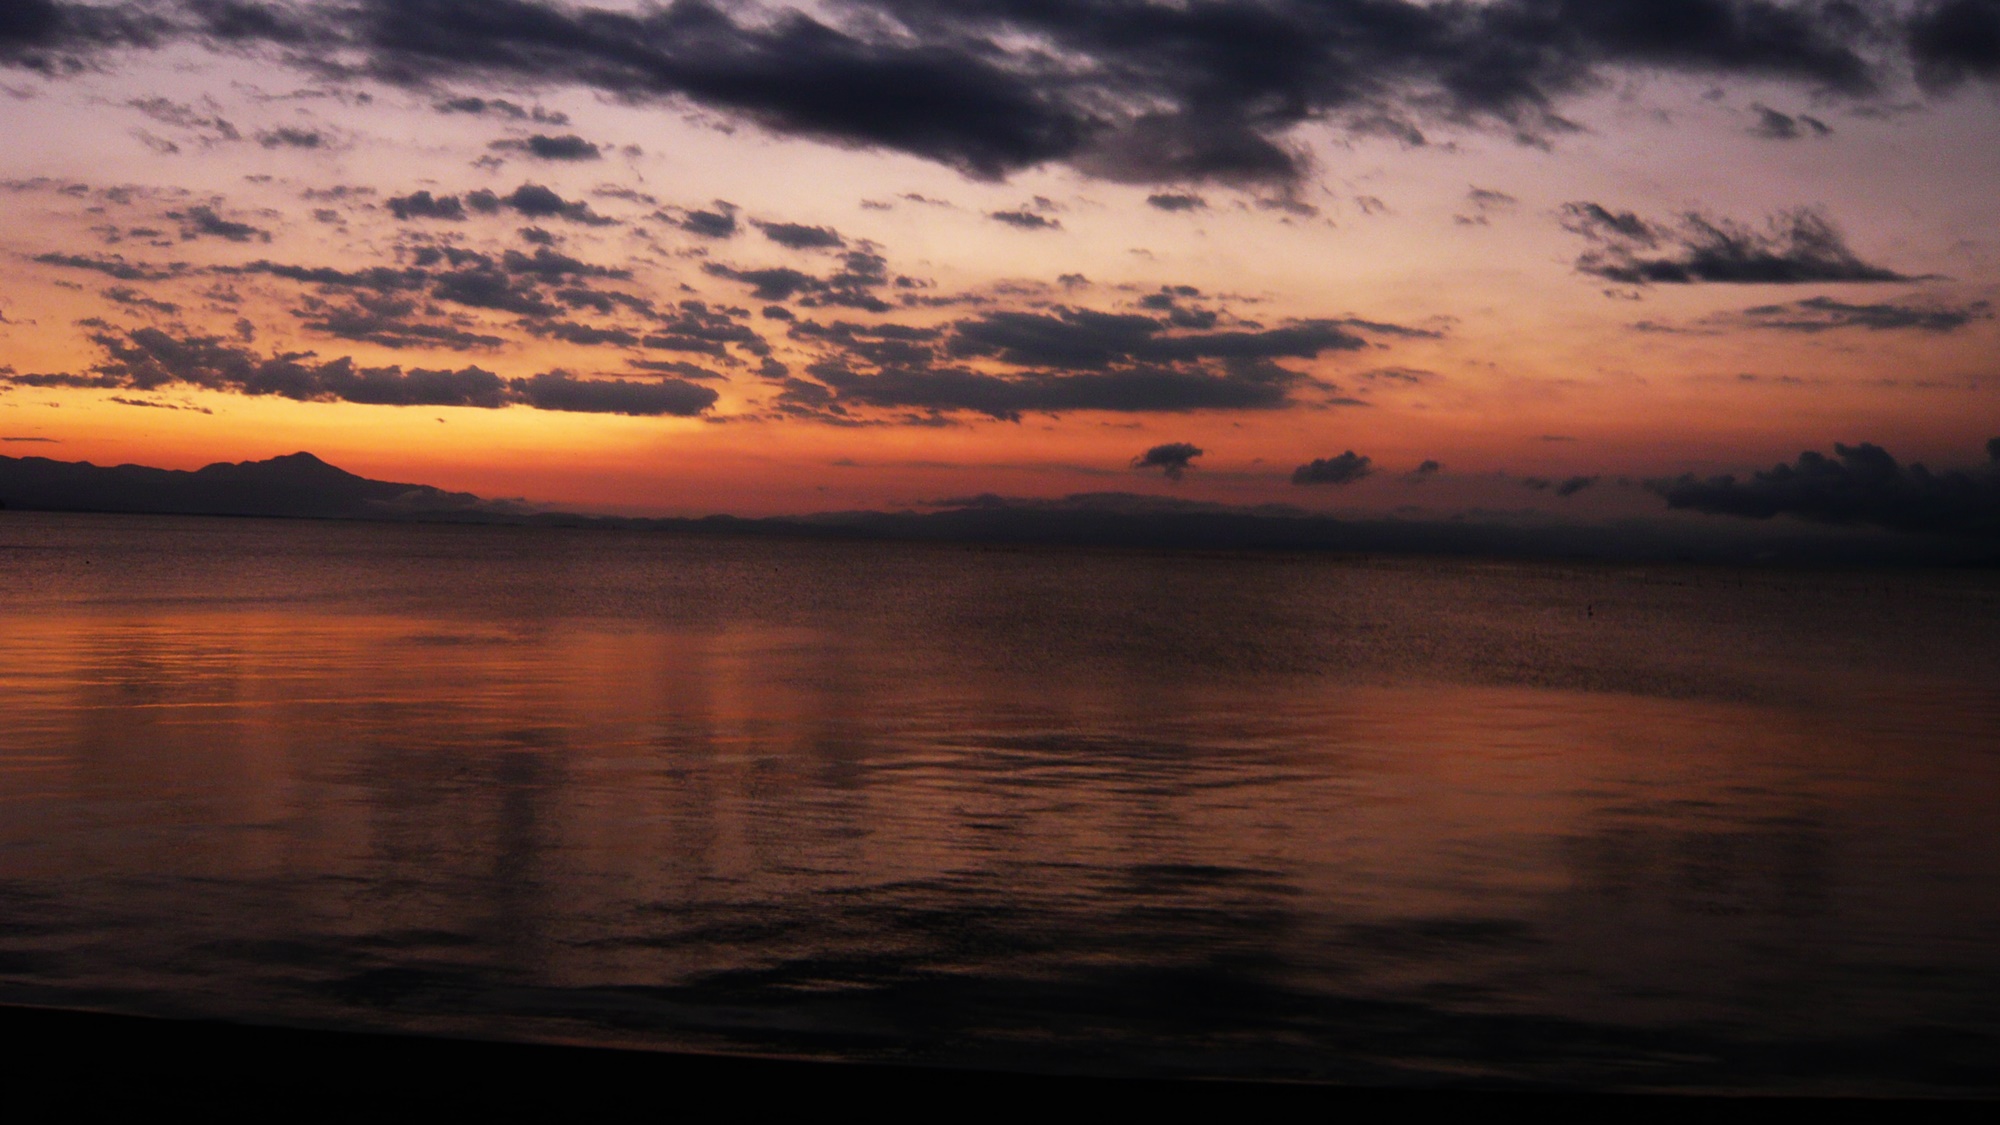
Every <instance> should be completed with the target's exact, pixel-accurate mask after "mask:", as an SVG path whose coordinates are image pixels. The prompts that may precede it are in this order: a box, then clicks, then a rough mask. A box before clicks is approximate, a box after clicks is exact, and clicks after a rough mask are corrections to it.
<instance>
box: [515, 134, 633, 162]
mask: <svg viewBox="0 0 2000 1125" xmlns="http://www.w3.org/2000/svg"><path fill="white" fill-rule="evenodd" d="M486 147H488V148H491V149H495V150H498V151H502V152H518V153H521V154H523V155H525V156H532V157H534V158H535V159H537V160H598V159H602V158H603V156H604V152H603V150H602V149H600V148H598V147H597V145H595V144H593V143H591V142H590V141H586V140H584V139H583V138H582V137H579V136H577V135H576V134H575V133H566V134H564V135H562V136H559V137H551V136H546V135H544V134H541V133H536V134H534V135H533V136H530V137H525V138H519V139H516V138H509V139H506V140H499V141H494V142H493V143H492V144H490V145H487V146H486Z"/></svg>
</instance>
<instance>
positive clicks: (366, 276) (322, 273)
mask: <svg viewBox="0 0 2000 1125" xmlns="http://www.w3.org/2000/svg"><path fill="white" fill-rule="evenodd" d="M218 272H223V273H234V272H242V273H258V274H266V275H269V276H271V277H282V278H285V279H286V280H288V281H297V282H302V283H304V284H308V285H318V286H321V287H323V288H327V289H370V290H374V291H376V292H379V293H388V292H394V291H396V290H399V289H416V288H419V287H421V286H422V285H423V284H424V283H425V281H426V280H427V279H428V278H429V277H430V275H429V274H428V273H427V272H425V271H424V270H422V269H418V268H415V267H402V268H398V267H394V266H370V267H368V268H366V269H359V270H341V269H335V268H333V267H331V266H295V265H287V264H285V263H281V262H267V261H264V260H262V259H259V260H258V261H254V262H251V263H249V264H248V265H244V266H236V267H219V268H218Z"/></svg>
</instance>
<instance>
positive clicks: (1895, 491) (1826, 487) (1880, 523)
mask: <svg viewBox="0 0 2000 1125" xmlns="http://www.w3.org/2000/svg"><path fill="white" fill-rule="evenodd" d="M1833 450H1834V455H1833V456H1832V457H1828V456H1826V455H1825V454H1822V453H1818V452H1814V451H1812V450H1807V451H1806V452H1804V453H1801V454H1799V457H1798V460H1797V461H1795V462H1793V463H1790V464H1779V465H1774V466H1772V467H1771V468H1770V469H1769V470H1767V471H1764V472H1758V473H1753V474H1751V477H1750V479H1749V480H1738V479H1737V478H1736V477H1735V476H1733V475H1727V476H1719V477H1709V478H1707V479H1699V478H1697V477H1695V476H1693V475H1691V474H1690V475H1686V476H1681V477H1678V478H1675V479H1672V480H1659V481H1649V482H1647V485H1646V487H1647V488H1649V489H1651V490H1652V491H1653V492H1655V493H1657V494H1659V495H1660V496H1661V497H1663V498H1664V499H1665V500H1666V502H1667V506H1668V507H1670V508H1683V509H1688V510H1691V511H1697V512H1708V513H1711V514H1718V515H1731V516H1745V517H1749V518H1752V519H1770V518H1771V517H1773V516H1778V515H1790V516H1794V517H1797V518H1799V519H1803V520H1810V521H1812V522H1815V523H1827V524H1849V525H1861V526H1869V527H1881V528H1887V529H1889V530H1892V531H1904V532H1925V533H1932V534H1939V535H1953V536H1970V537H1975V538H1982V539H2000V438H1994V439H1992V440H1990V441H1988V442H1987V443H1986V455H1987V461H1986V464H1984V465H1982V466H1979V467H1977V468H1973V469H1964V470H1946V471H1943V472H1932V471H1931V470H1929V469H1927V468H1925V467H1924V466H1923V465H1921V464H1917V463H1911V464H1909V465H1901V464H1898V463H1897V461H1896V459H1895V458H1894V457H1892V456H1891V455H1890V454H1889V453H1888V451H1886V450H1884V449H1883V448H1882V447H1881V446H1878V445H1874V444H1871V443H1868V442H1862V443H1860V444H1858V445H1852V446H1849V445H1842V444H1839V443H1837V442H1836V443H1835V444H1834V447H1833Z"/></svg>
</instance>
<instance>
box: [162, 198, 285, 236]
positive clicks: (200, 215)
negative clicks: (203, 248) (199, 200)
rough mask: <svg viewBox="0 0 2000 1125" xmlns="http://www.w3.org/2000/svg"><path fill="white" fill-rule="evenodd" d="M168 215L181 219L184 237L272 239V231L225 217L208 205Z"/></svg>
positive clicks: (168, 214) (170, 217)
mask: <svg viewBox="0 0 2000 1125" xmlns="http://www.w3.org/2000/svg"><path fill="white" fill-rule="evenodd" d="M167 217H168V218H169V219H177V220H179V222H180V224H181V237H182V238H184V239H190V240H191V239H196V238H205V237H213V238H221V239H226V240H228V241H230V242H269V241H271V232H270V231H267V230H263V229H261V228H259V227H254V226H251V225H250V224H249V223H239V222H235V221H233V220H230V219H225V218H223V217H222V216H221V215H219V214H217V213H216V211H215V208H213V207H209V206H206V205H203V206H198V207H190V208H188V209H187V210H185V211H169V212H167Z"/></svg>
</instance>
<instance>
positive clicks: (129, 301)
mask: <svg viewBox="0 0 2000 1125" xmlns="http://www.w3.org/2000/svg"><path fill="white" fill-rule="evenodd" d="M104 296H105V298H106V299H108V300H112V301H116V302H118V303H119V304H121V305H126V306H129V307H131V308H139V309H151V310H152V311H154V312H158V313H166V314H168V315H169V316H171V315H173V314H174V313H177V312H179V311H181V307H180V306H179V305H176V304H174V303H173V302H172V301H161V300H158V299H156V298H153V297H148V296H146V295H145V294H144V293H141V292H139V291H138V290H136V289H132V288H130V287H127V286H123V285H114V286H112V287H111V288H109V289H106V290H105V291H104ZM5 319H6V318H5V317H0V321H4V320H5Z"/></svg>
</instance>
